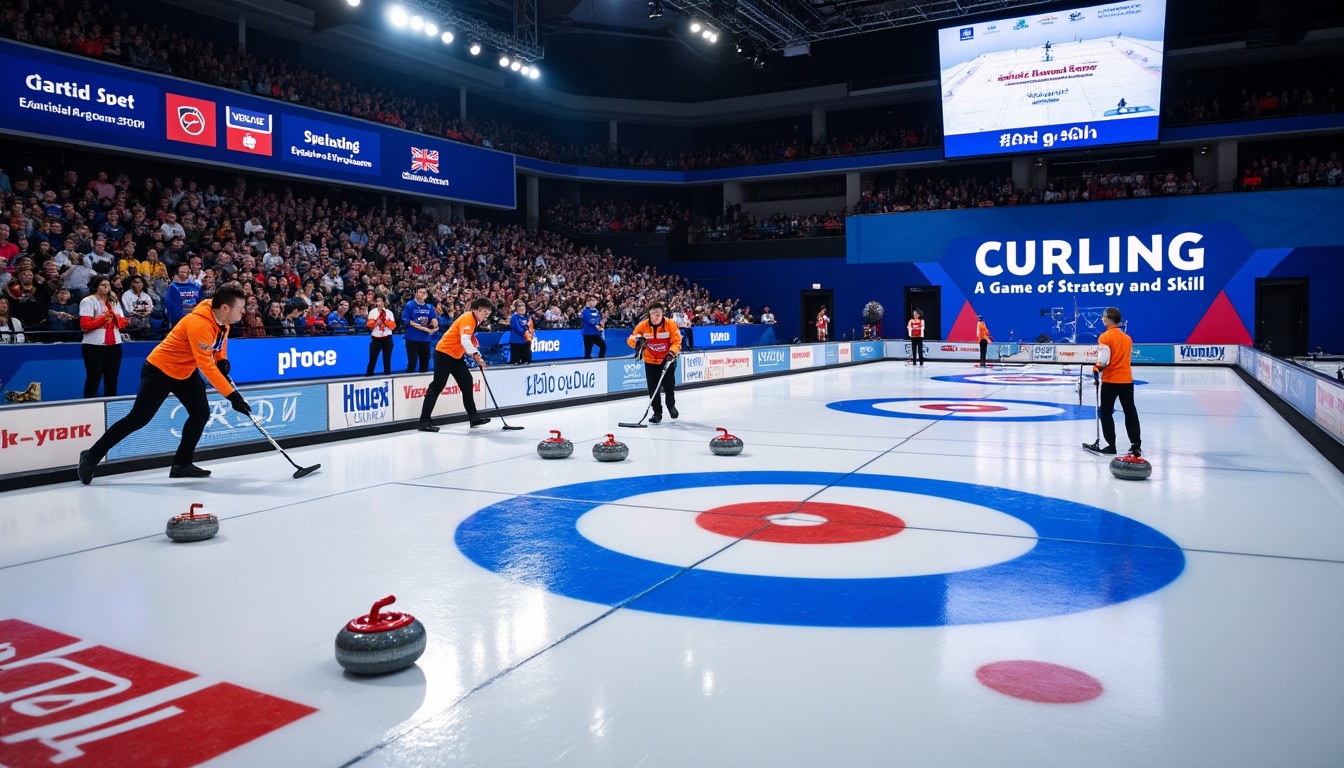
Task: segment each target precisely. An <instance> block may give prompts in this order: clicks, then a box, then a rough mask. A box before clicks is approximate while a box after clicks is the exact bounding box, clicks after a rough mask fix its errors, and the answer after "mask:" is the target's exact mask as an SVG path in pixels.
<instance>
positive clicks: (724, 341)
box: [695, 325, 737, 349]
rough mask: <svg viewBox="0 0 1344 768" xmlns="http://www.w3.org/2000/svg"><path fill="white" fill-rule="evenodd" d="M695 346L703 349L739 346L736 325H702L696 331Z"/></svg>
mask: <svg viewBox="0 0 1344 768" xmlns="http://www.w3.org/2000/svg"><path fill="white" fill-rule="evenodd" d="M695 346H696V347H697V348H702V349H717V348H719V347H736V346H737V326H736V325H701V326H697V327H696V329H695Z"/></svg>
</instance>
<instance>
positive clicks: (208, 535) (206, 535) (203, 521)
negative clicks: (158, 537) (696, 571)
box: [164, 504, 219, 541]
mask: <svg viewBox="0 0 1344 768" xmlns="http://www.w3.org/2000/svg"><path fill="white" fill-rule="evenodd" d="M204 506H205V505H204V504H192V505H191V510H190V511H189V512H188V513H187V514H185V515H177V516H176V517H170V518H168V528H167V530H165V531H164V533H167V534H168V538H170V539H172V540H173V541H205V540H206V539H213V538H214V537H215V534H216V533H219V518H218V517H215V516H214V515H211V514H200V515H198V514H196V510H198V509H200V508H201V507H204Z"/></svg>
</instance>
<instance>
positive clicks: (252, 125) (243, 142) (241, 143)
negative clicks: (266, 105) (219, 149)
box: [224, 104, 275, 157]
mask: <svg viewBox="0 0 1344 768" xmlns="http://www.w3.org/2000/svg"><path fill="white" fill-rule="evenodd" d="M274 121H275V118H274V117H273V116H272V115H271V114H270V113H268V112H256V111H253V110H250V109H243V108H242V107H233V106H229V105H227V104H226V105H225V106H224V142H225V146H226V147H228V148H229V149H231V150H233V151H234V152H248V153H251V154H254V155H266V156H267V157H270V155H271V133H272V130H271V126H272V123H273V122H274Z"/></svg>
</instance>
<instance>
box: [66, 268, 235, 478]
mask: <svg viewBox="0 0 1344 768" xmlns="http://www.w3.org/2000/svg"><path fill="white" fill-rule="evenodd" d="M243 304H244V297H243V288H242V286H240V285H239V284H237V283H226V284H224V285H222V286H220V287H219V290H217V291H215V295H214V296H213V297H212V298H210V299H207V300H205V301H202V302H201V303H200V304H197V305H196V308H195V309H194V310H192V311H191V313H190V314H188V315H187V316H186V317H183V318H182V319H181V320H179V321H178V322H177V324H176V325H174V326H173V330H171V331H170V332H169V333H168V337H167V338H165V339H164V340H163V341H161V342H159V345H158V346H157V347H155V348H154V351H153V352H150V353H149V357H148V358H147V359H146V360H145V365H144V367H143V368H141V369H140V391H139V392H137V393H136V395H135V404H134V405H132V406H131V411H130V413H127V414H126V415H125V416H123V417H122V418H121V420H120V421H118V422H117V423H116V424H113V425H112V426H110V427H108V428H107V432H105V433H103V436H102V437H100V438H98V442H96V443H94V444H93V447H92V448H90V449H89V450H87V451H81V452H80V454H79V469H78V470H77V473H78V475H79V482H81V483H83V484H85V485H88V484H89V483H91V482H93V475H94V471H95V470H96V469H97V467H98V462H100V461H102V460H103V457H104V456H106V455H107V453H108V451H111V450H112V448H113V447H115V446H116V444H117V443H120V442H121V441H122V440H125V439H126V438H127V436H129V435H130V434H131V433H132V432H135V431H136V430H139V429H141V428H143V427H144V426H145V425H146V424H148V423H149V422H150V421H151V420H152V419H153V418H154V414H156V413H158V410H159V406H161V405H163V401H164V400H167V399H168V396H169V395H172V396H174V397H176V398H177V400H178V402H180V403H182V407H183V408H186V409H187V421H186V423H185V424H183V425H182V440H181V442H180V443H179V444H178V446H177V455H176V456H174V457H173V468H172V469H171V470H169V472H168V476H169V477H209V476H210V470H208V469H201V468H200V467H198V466H196V465H195V464H193V463H192V459H193V456H194V455H195V453H196V444H197V443H198V442H200V439H201V434H202V433H203V432H205V425H206V423H208V422H209V421H210V400H209V398H208V397H207V396H206V393H205V381H203V380H202V379H201V377H200V376H197V375H196V372H197V371H200V372H201V373H202V374H203V375H204V376H205V378H206V379H208V380H209V381H210V384H211V385H213V386H214V388H215V389H216V390H218V391H219V394H221V395H223V396H224V397H226V398H228V401H229V404H230V405H232V406H233V410H235V411H237V412H239V413H241V414H243V415H244V416H247V415H249V414H251V413H252V409H251V407H249V406H248V404H247V401H246V400H244V399H243V396H242V395H241V394H239V393H238V390H236V389H234V388H233V385H232V384H231V383H230V382H229V380H228V375H229V361H228V359H227V356H228V342H229V326H230V325H232V324H234V323H236V322H239V321H240V320H242V319H243Z"/></svg>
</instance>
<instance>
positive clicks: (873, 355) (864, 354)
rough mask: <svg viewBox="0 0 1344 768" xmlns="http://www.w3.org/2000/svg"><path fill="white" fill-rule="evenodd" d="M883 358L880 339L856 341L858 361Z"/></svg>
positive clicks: (855, 355)
mask: <svg viewBox="0 0 1344 768" xmlns="http://www.w3.org/2000/svg"><path fill="white" fill-rule="evenodd" d="M881 358H882V342H880V341H856V342H854V359H855V360H856V361H860V362H862V361H866V360H879V359H881ZM758 370H759V367H758Z"/></svg>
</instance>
